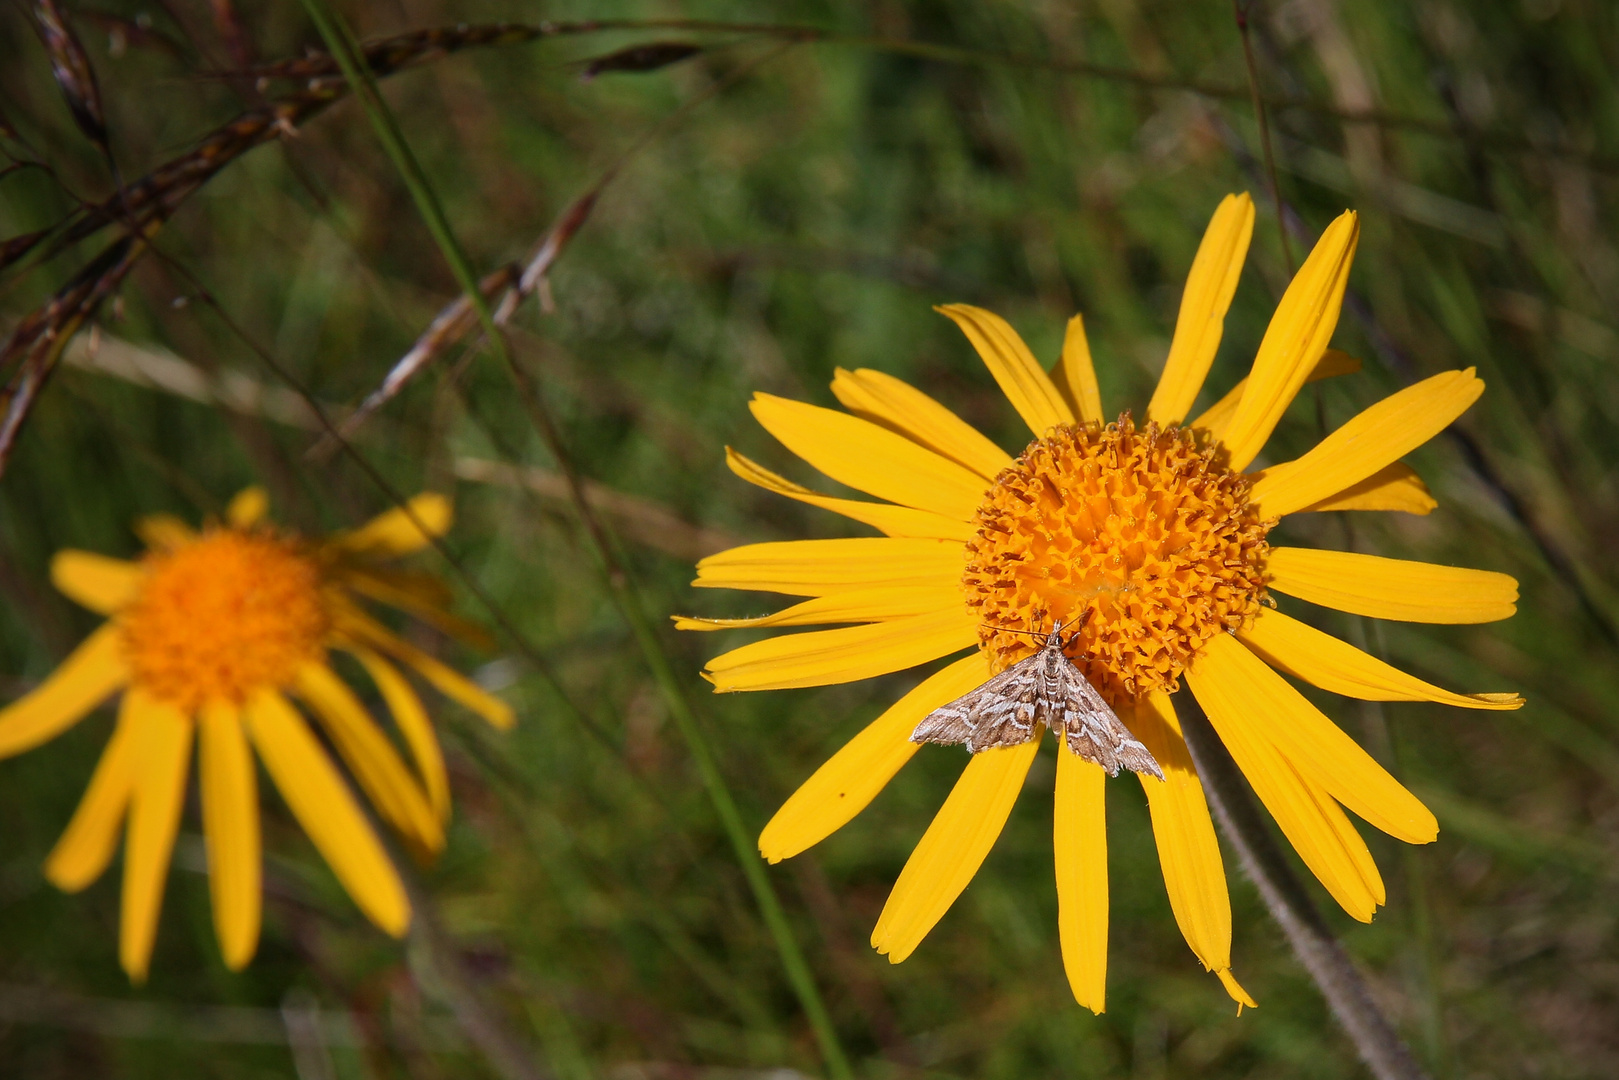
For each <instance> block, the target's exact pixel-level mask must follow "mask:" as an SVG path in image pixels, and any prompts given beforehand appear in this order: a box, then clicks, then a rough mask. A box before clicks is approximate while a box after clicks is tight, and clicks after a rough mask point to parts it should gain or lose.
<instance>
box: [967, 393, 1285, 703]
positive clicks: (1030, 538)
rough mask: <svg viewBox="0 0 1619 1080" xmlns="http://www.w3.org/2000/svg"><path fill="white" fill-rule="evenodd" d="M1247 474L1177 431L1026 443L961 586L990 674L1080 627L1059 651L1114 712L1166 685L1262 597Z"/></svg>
mask: <svg viewBox="0 0 1619 1080" xmlns="http://www.w3.org/2000/svg"><path fill="white" fill-rule="evenodd" d="M1250 484H1251V482H1250V480H1249V479H1248V478H1247V477H1245V476H1243V475H1242V474H1240V473H1237V472H1233V471H1231V470H1230V469H1228V468H1226V467H1224V466H1223V465H1222V464H1220V461H1219V456H1218V453H1217V450H1216V448H1215V447H1212V446H1211V447H1201V446H1199V445H1198V441H1197V439H1196V438H1195V437H1194V436H1193V434H1192V432H1191V431H1189V430H1186V429H1183V428H1177V427H1169V428H1164V429H1159V428H1158V427H1157V426H1156V425H1153V424H1148V425H1147V426H1146V427H1145V428H1141V429H1137V428H1136V426H1135V425H1134V423H1133V422H1132V421H1131V419H1130V417H1129V415H1128V414H1126V415H1125V416H1123V417H1121V418H1120V419H1119V421H1118V422H1117V423H1113V424H1109V425H1107V426H1106V427H1101V426H1099V425H1095V424H1090V425H1068V426H1062V427H1057V428H1054V429H1052V431H1051V432H1050V433H1049V434H1047V435H1046V436H1045V437H1044V438H1042V439H1037V440H1036V441H1034V442H1032V443H1030V444H1029V446H1028V448H1027V449H1025V450H1024V451H1023V454H1022V456H1021V457H1019V458H1018V459H1017V462H1016V464H1014V465H1013V466H1012V467H1011V468H1009V469H1006V470H1005V471H1003V472H1002V473H1001V474H1000V475H999V476H998V477H997V478H996V480H995V486H994V488H992V489H991V490H990V493H989V496H988V498H987V499H986V501H985V502H984V504H983V506H981V507H980V508H979V511H978V526H979V527H978V532H977V534H976V535H975V536H974V537H973V539H972V540H970V541H969V542H968V544H967V568H966V571H965V573H964V575H963V577H962V583H963V586H964V588H965V591H966V595H967V603H968V605H969V606H971V607H972V608H973V609H974V610H975V611H976V612H977V614H978V617H979V619H980V621H981V622H982V623H983V624H984V625H983V627H982V628H981V629H980V630H979V636H980V639H981V641H982V643H983V646H984V649H985V651H986V652H987V653H988V655H989V657H990V662H991V666H992V667H993V668H994V669H995V670H997V671H999V670H1003V669H1004V668H1006V667H1009V666H1010V665H1011V664H1014V663H1016V662H1017V661H1018V660H1021V659H1022V658H1023V657H1025V656H1028V655H1029V654H1030V653H1031V652H1032V651H1033V650H1034V648H1035V647H1036V645H1037V642H1035V641H1034V639H1031V637H1030V636H1029V635H1028V634H1018V633H1011V632H1009V631H1012V630H1028V631H1036V632H1039V631H1042V630H1049V629H1050V628H1051V626H1052V624H1053V622H1061V623H1063V624H1064V626H1068V627H1074V628H1076V636H1075V639H1074V641H1073V643H1072V644H1071V645H1070V647H1069V650H1068V651H1069V654H1070V655H1071V656H1072V657H1073V658H1074V659H1075V662H1076V663H1078V664H1079V666H1080V667H1081V669H1082V670H1084V672H1085V674H1086V676H1087V677H1088V678H1089V679H1090V680H1091V682H1092V683H1093V684H1094V685H1095V686H1096V687H1097V689H1098V690H1099V691H1101V693H1102V696H1103V697H1105V698H1107V699H1108V700H1109V701H1110V702H1111V703H1113V704H1114V705H1115V706H1120V705H1123V704H1126V703H1129V702H1132V701H1134V700H1135V699H1137V698H1138V697H1140V696H1142V695H1144V694H1148V693H1151V692H1153V691H1156V690H1162V691H1173V690H1175V689H1177V688H1178V686H1179V679H1180V675H1181V672H1182V671H1184V670H1185V669H1186V666H1187V664H1188V663H1189V662H1190V661H1191V659H1192V656H1193V655H1194V654H1195V653H1196V652H1197V651H1198V649H1199V648H1201V647H1202V646H1203V644H1204V643H1205V642H1207V641H1208V640H1209V639H1210V638H1211V637H1213V636H1214V635H1215V634H1219V633H1224V632H1226V631H1228V630H1236V629H1240V628H1242V627H1243V626H1244V625H1246V624H1247V623H1249V622H1250V621H1251V620H1252V619H1253V617H1254V615H1255V614H1257V608H1258V605H1259V604H1261V603H1262V602H1263V601H1264V600H1265V595H1266V594H1265V561H1266V557H1267V555H1268V553H1269V550H1270V547H1269V545H1268V544H1267V543H1266V541H1265V534H1266V532H1267V531H1268V530H1269V528H1270V526H1271V525H1272V524H1274V522H1269V521H1266V520H1263V519H1261V518H1260V516H1259V514H1258V512H1257V511H1256V510H1255V509H1254V508H1253V507H1252V506H1251V504H1250V502H1249V498H1248V494H1249V488H1250Z"/></svg>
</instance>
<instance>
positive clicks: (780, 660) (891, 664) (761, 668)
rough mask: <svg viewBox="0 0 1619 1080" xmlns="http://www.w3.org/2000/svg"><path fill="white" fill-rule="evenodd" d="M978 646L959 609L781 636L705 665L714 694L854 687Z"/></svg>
mask: <svg viewBox="0 0 1619 1080" xmlns="http://www.w3.org/2000/svg"><path fill="white" fill-rule="evenodd" d="M977 643H978V620H977V619H975V618H973V616H972V615H971V614H969V613H968V611H967V609H966V608H965V607H963V606H959V605H958V606H957V607H955V608H954V609H946V610H942V611H932V612H928V613H927V614H925V615H912V616H908V617H906V618H903V619H894V620H892V621H889V622H884V623H872V624H869V625H866V626H848V627H841V628H839V629H836V630H812V631H810V632H808V633H803V634H782V635H779V636H777V637H773V638H766V639H765V640H763V641H756V642H754V643H753V644H751V645H744V646H742V647H741V648H740V649H732V650H731V651H730V652H728V653H723V654H721V655H719V656H716V657H715V658H714V659H712V660H710V661H709V662H708V667H707V669H706V671H705V675H706V676H707V678H708V680H709V681H710V682H712V683H713V684H714V689H715V691H716V692H719V693H728V692H731V691H735V690H783V689H786V688H788V687H794V686H827V685H829V684H832V683H841V682H854V681H855V680H857V679H869V678H872V677H873V676H876V675H886V674H888V673H889V672H891V671H903V670H904V669H906V668H909V667H915V666H916V665H917V664H925V663H927V662H928V661H929V660H936V659H938V658H939V657H941V656H948V655H950V654H951V653H953V652H958V651H960V650H961V649H965V648H967V647H968V646H971V645H976V644H977Z"/></svg>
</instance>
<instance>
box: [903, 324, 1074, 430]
mask: <svg viewBox="0 0 1619 1080" xmlns="http://www.w3.org/2000/svg"><path fill="white" fill-rule="evenodd" d="M934 310H936V311H938V312H940V313H941V314H943V315H946V316H948V317H949V318H950V319H951V320H952V321H953V322H955V324H956V325H957V326H959V327H961V330H962V332H963V333H964V334H966V335H967V340H968V341H970V342H972V344H973V348H974V349H977V350H978V356H979V359H981V360H983V361H984V366H985V367H987V368H989V373H990V374H991V375H993V376H995V381H996V382H997V383H999V384H1000V387H1001V392H1002V393H1004V394H1005V395H1006V399H1007V400H1008V401H1010V402H1011V403H1012V408H1014V409H1016V410H1017V414H1018V415H1019V416H1021V417H1023V422H1024V423H1026V424H1028V425H1029V430H1030V431H1032V432H1034V436H1035V438H1037V439H1038V438H1043V437H1044V436H1045V434H1046V432H1048V431H1050V430H1051V429H1052V428H1054V427H1056V426H1057V425H1058V424H1072V423H1073V422H1074V419H1075V417H1074V414H1073V412H1072V410H1070V409H1069V408H1068V403H1067V402H1066V401H1064V400H1063V399H1062V395H1061V394H1059V393H1058V392H1057V388H1056V387H1055V386H1053V385H1052V383H1051V378H1050V377H1049V376H1048V375H1047V374H1046V372H1045V369H1044V368H1042V367H1041V366H1040V362H1039V361H1038V360H1036V359H1035V358H1034V354H1033V353H1031V352H1030V351H1029V347H1028V346H1027V345H1025V344H1024V343H1023V339H1022V338H1020V337H1018V332H1017V331H1016V330H1014V329H1012V327H1011V324H1009V323H1008V322H1007V321H1006V320H1005V319H1003V318H1001V317H1000V316H999V315H996V314H995V313H994V312H991V311H985V310H984V309H983V308H979V307H973V306H972V305H971V304H945V305H944V306H943V307H939V308H935V309H934Z"/></svg>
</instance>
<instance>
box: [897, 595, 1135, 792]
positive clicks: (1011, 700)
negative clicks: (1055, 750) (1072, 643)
mask: <svg viewBox="0 0 1619 1080" xmlns="http://www.w3.org/2000/svg"><path fill="white" fill-rule="evenodd" d="M1026 632H1027V631H1019V633H1026ZM1035 636H1036V637H1038V636H1039V635H1035ZM1063 645H1064V643H1063V639H1062V623H1057V624H1056V625H1054V626H1053V627H1052V628H1051V633H1050V634H1049V635H1048V636H1047V637H1046V640H1045V644H1044V645H1042V646H1041V647H1040V651H1039V652H1037V653H1035V654H1034V655H1033V656H1030V657H1026V658H1024V659H1022V660H1019V661H1018V662H1017V663H1015V664H1013V665H1012V666H1011V667H1009V668H1007V669H1006V670H1005V671H1003V672H1001V673H1000V674H999V675H997V676H995V677H994V678H992V679H990V680H989V681H988V682H986V683H984V685H982V686H980V687H979V688H978V689H976V690H973V691H971V692H970V693H967V694H963V695H962V696H961V697H959V698H957V699H956V700H954V701H952V702H950V703H949V704H948V705H941V706H939V707H938V708H937V709H934V710H933V711H932V712H930V713H928V715H927V716H925V717H924V718H923V719H922V722H921V723H920V724H918V725H916V730H915V731H913V732H911V741H912V742H914V743H922V742H934V743H944V744H946V745H955V744H957V743H965V744H966V746H967V752H968V753H970V754H976V753H978V752H980V751H982V750H989V749H991V748H993V747H997V746H1017V745H1018V744H1019V743H1026V742H1029V741H1031V740H1033V739H1036V738H1038V737H1039V735H1040V727H1039V725H1041V724H1044V725H1045V726H1046V727H1048V728H1050V729H1051V730H1052V732H1054V733H1055V734H1056V736H1057V738H1059V739H1062V738H1066V739H1067V740H1068V749H1070V750H1072V751H1073V752H1074V753H1076V754H1078V755H1079V756H1080V757H1082V758H1084V759H1085V760H1086V761H1089V762H1093V763H1095V764H1097V765H1100V766H1101V767H1102V768H1104V769H1106V770H1107V774H1108V775H1109V776H1117V775H1119V769H1121V768H1125V769H1133V770H1135V771H1136V772H1138V773H1146V774H1150V775H1152V776H1156V777H1157V778H1158V779H1160V780H1162V779H1163V778H1164V770H1163V769H1161V768H1160V767H1159V765H1158V762H1157V760H1156V759H1154V758H1153V756H1152V752H1151V751H1149V750H1148V749H1147V748H1146V747H1145V746H1143V745H1142V744H1141V741H1140V740H1139V739H1137V738H1136V737H1135V736H1134V735H1131V734H1130V731H1129V729H1128V728H1126V727H1125V726H1124V725H1123V724H1122V723H1120V722H1119V718H1118V716H1117V715H1116V714H1115V713H1114V712H1113V709H1112V708H1111V707H1110V706H1109V705H1108V703H1107V702H1106V701H1104V700H1102V695H1101V694H1099V693H1097V692H1096V687H1094V686H1092V685H1091V683H1090V680H1089V679H1087V678H1085V675H1084V673H1083V672H1081V671H1080V670H1079V668H1077V667H1075V666H1074V662H1073V661H1072V660H1070V659H1068V656H1067V655H1066V654H1065V653H1064V652H1063Z"/></svg>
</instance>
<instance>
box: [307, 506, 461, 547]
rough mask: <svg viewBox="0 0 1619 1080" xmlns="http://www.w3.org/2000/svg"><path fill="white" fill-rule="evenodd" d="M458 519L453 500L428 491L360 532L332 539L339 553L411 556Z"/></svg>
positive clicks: (441, 534)
mask: <svg viewBox="0 0 1619 1080" xmlns="http://www.w3.org/2000/svg"><path fill="white" fill-rule="evenodd" d="M454 520H455V509H454V507H452V506H451V505H450V500H449V498H448V497H446V496H444V495H440V494H438V493H437V492H433V491H427V492H423V493H422V494H420V495H417V496H416V497H415V498H413V499H410V500H408V501H407V502H406V503H405V505H404V506H396V507H394V508H393V509H392V510H388V511H385V512H383V513H381V514H378V515H377V516H376V517H374V518H372V519H371V520H370V521H368V522H366V523H365V524H364V525H361V526H360V527H359V528H358V529H354V530H352V531H350V532H346V533H339V534H338V535H336V536H334V537H332V539H331V541H330V545H331V547H333V548H334V549H336V550H338V551H344V552H348V553H350V554H354V555H369V556H371V557H373V558H392V557H394V556H398V555H409V554H410V553H411V552H413V551H420V550H421V549H422V548H424V547H426V546H427V545H428V544H431V543H432V542H433V539H434V538H435V537H439V536H443V535H444V534H445V533H447V532H449V531H450V523H451V522H452V521H454ZM424 530H425V531H424Z"/></svg>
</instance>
